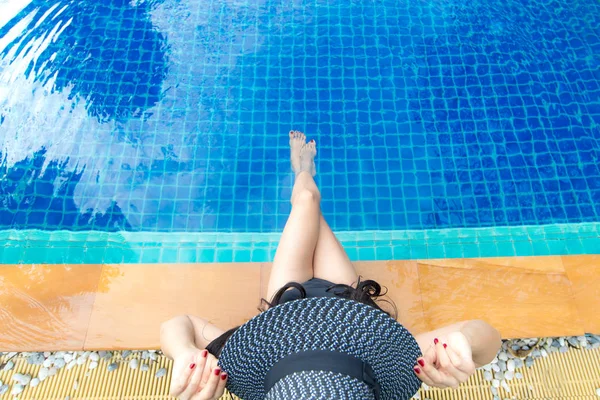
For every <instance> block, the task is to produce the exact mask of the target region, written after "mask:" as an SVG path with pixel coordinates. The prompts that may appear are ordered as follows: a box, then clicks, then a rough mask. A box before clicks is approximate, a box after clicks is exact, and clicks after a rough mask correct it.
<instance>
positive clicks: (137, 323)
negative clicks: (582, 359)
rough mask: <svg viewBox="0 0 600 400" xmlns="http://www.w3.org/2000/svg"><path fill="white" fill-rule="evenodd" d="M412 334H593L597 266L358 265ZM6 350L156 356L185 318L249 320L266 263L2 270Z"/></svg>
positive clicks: (0, 332) (599, 322) (524, 261)
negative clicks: (467, 329)
mask: <svg viewBox="0 0 600 400" xmlns="http://www.w3.org/2000/svg"><path fill="white" fill-rule="evenodd" d="M356 266H357V268H358V270H359V273H360V274H361V275H363V276H364V277H366V278H370V279H375V280H377V281H378V282H380V283H381V284H383V285H385V286H387V287H388V288H389V297H390V298H391V299H392V300H393V301H394V302H395V303H396V305H397V307H398V314H399V320H400V322H402V323H403V324H404V325H405V326H406V327H407V328H408V329H409V330H411V331H412V332H413V333H419V332H422V331H426V330H429V329H434V328H436V327H439V326H443V325H445V324H449V323H452V322H456V321H459V320H464V319H472V318H483V319H486V320H487V321H489V322H490V323H491V324H493V325H494V326H496V327H497V328H498V329H499V330H500V332H501V333H502V336H503V337H504V338H511V337H539V336H566V335H581V334H583V333H584V332H590V333H600V314H598V313H597V310H595V307H596V306H595V305H597V304H600V255H588V256H564V257H558V256H554V257H514V258H487V259H445V260H410V261H387V262H357V263H356ZM1 268H2V274H1V276H0V304H1V305H2V306H1V307H2V308H0V311H1V312H0V322H1V323H0V349H2V350H3V351H33V350H45V351H50V350H80V349H143V348H158V347H159V326H160V324H161V322H163V321H165V320H167V319H169V318H171V317H173V316H175V315H178V314H182V313H188V314H194V315H199V316H203V317H205V318H208V319H209V320H211V321H212V322H213V323H215V324H216V325H218V326H220V327H222V328H224V329H227V328H229V327H232V326H234V325H237V324H241V323H243V322H244V321H246V320H248V319H249V318H251V317H252V316H254V315H256V313H257V306H258V305H259V300H260V298H261V296H264V295H265V290H266V285H267V281H268V277H269V273H270V264H268V263H264V264H260V263H255V264H250V263H248V264H240V263H237V264H234V263H231V264H143V265H142V264H126V265H3V266H1Z"/></svg>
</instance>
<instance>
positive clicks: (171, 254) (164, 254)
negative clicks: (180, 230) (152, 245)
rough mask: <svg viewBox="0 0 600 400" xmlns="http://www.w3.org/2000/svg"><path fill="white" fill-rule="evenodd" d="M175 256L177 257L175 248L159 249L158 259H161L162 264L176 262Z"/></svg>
mask: <svg viewBox="0 0 600 400" xmlns="http://www.w3.org/2000/svg"><path fill="white" fill-rule="evenodd" d="M177 256H178V254H177V248H175V247H163V248H162V249H161V255H160V258H161V260H162V262H164V263H176V262H178V259H177Z"/></svg>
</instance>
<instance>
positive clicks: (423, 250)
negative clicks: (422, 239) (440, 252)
mask: <svg viewBox="0 0 600 400" xmlns="http://www.w3.org/2000/svg"><path fill="white" fill-rule="evenodd" d="M410 258H411V259H419V258H428V255H427V246H425V245H411V246H410Z"/></svg>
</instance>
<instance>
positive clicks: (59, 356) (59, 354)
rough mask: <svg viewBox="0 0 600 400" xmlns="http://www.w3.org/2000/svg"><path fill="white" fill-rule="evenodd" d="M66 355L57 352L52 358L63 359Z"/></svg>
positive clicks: (63, 352) (64, 352) (65, 353)
mask: <svg viewBox="0 0 600 400" xmlns="http://www.w3.org/2000/svg"><path fill="white" fill-rule="evenodd" d="M66 355H67V352H66V351H57V352H56V353H54V358H65V356H66Z"/></svg>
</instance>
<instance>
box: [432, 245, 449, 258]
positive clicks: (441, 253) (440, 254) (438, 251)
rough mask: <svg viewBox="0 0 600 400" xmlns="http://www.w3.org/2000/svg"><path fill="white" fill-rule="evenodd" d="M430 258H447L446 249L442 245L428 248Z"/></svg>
mask: <svg viewBox="0 0 600 400" xmlns="http://www.w3.org/2000/svg"><path fill="white" fill-rule="evenodd" d="M427 256H428V258H446V247H445V246H443V245H441V244H431V245H428V246H427Z"/></svg>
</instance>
